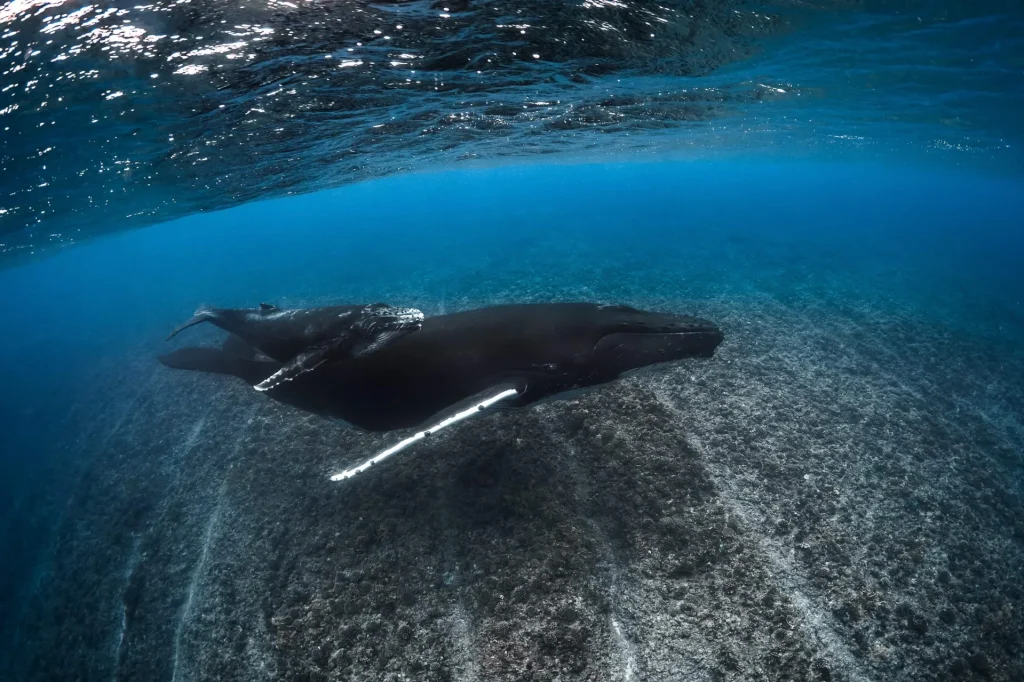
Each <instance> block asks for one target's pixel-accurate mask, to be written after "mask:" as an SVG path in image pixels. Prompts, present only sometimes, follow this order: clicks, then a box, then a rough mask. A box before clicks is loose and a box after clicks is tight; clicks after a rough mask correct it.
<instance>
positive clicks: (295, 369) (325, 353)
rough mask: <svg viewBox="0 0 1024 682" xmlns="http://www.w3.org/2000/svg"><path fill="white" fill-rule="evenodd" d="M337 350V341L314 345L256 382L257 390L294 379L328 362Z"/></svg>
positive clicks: (266, 388) (264, 389)
mask: <svg viewBox="0 0 1024 682" xmlns="http://www.w3.org/2000/svg"><path fill="white" fill-rule="evenodd" d="M337 350H338V344H336V343H328V344H322V345H319V346H314V347H312V348H310V349H309V350H307V351H304V352H302V353H299V354H298V355H296V356H295V357H294V358H293V359H292V360H290V361H289V362H287V363H285V365H284V367H282V368H281V369H279V370H277V371H276V372H274V373H273V374H272V375H270V376H269V377H267V378H266V379H264V380H263V381H261V382H260V383H258V384H256V386H255V388H256V390H257V391H269V390H270V389H272V388H274V387H275V386H280V385H281V384H283V383H284V382H286V381H292V380H293V379H295V377H297V376H300V375H302V374H305V373H306V372H310V371H312V370H314V369H316V368H317V367H319V366H320V365H322V364H324V363H325V362H327V360H329V359H330V358H331V355H332V354H334V353H335V352H336V351H337Z"/></svg>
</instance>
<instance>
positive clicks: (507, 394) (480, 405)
mask: <svg viewBox="0 0 1024 682" xmlns="http://www.w3.org/2000/svg"><path fill="white" fill-rule="evenodd" d="M516 395H519V391H517V390H516V389H514V388H509V389H505V390H503V391H501V392H500V393H498V394H496V395H492V396H490V397H489V398H484V399H483V400H481V401H480V402H477V403H474V404H473V405H472V406H470V407H467V408H466V409H464V410H462V411H461V412H456V413H455V414H453V415H451V416H450V417H447V418H445V419H443V420H441V421H440V422H438V423H437V424H434V425H433V426H431V427H429V428H426V429H423V430H422V431H417V432H416V433H414V434H413V435H411V436H409V437H408V438H406V439H405V440H403V441H399V442H398V443H395V444H394V445H392V446H391V447H390V448H388V449H387V450H385V451H384V452H382V453H380V454H379V455H377V456H376V457H373V458H371V459H368V460H366V461H365V462H363V463H362V464H360V465H359V466H357V467H353V468H351V469H346V470H345V471H342V472H341V473H337V474H334V475H333V476H331V480H332V481H343V480H345V479H346V478H352V477H353V476H355V475H356V474H361V473H362V472H364V471H366V470H367V469H369V468H370V467H372V466H373V465H374V464H377V463H378V462H382V461H383V460H385V459H387V458H388V457H390V456H391V455H393V454H395V453H396V452H401V451H402V450H404V449H406V448H407V447H409V446H410V445H412V444H413V443H415V442H417V441H421V440H423V439H424V438H426V437H427V436H429V435H431V434H433V433H437V432H438V431H440V430H441V429H443V428H446V427H448V426H451V425H452V424H454V423H456V422H460V421H462V420H463V419H469V418H470V417H472V416H474V415H477V414H480V413H481V412H483V411H484V410H486V409H487V408H488V407H490V406H491V405H494V404H495V403H498V402H501V401H502V400H507V399H509V398H511V397H513V396H516Z"/></svg>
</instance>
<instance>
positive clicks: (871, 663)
mask: <svg viewBox="0 0 1024 682" xmlns="http://www.w3.org/2000/svg"><path fill="white" fill-rule="evenodd" d="M826 303H827V302H825V301H818V302H815V301H813V300H805V301H802V302H799V303H798V304H794V303H785V302H783V301H781V300H779V299H777V298H773V297H771V296H767V295H765V296H760V297H758V296H748V297H745V298H742V299H737V300H734V301H729V300H727V299H722V300H718V301H711V302H707V303H705V304H704V305H703V306H702V307H701V309H700V310H699V312H700V313H701V314H702V315H705V316H707V317H710V318H711V319H714V320H716V321H717V322H719V323H720V324H721V325H722V326H723V328H724V329H725V330H726V334H727V338H726V341H725V343H724V344H723V345H722V347H721V348H720V350H719V352H718V354H717V356H716V357H715V358H714V359H713V360H709V361H708V360H693V361H685V362H680V363H676V364H673V365H669V366H665V367H661V368H657V369H654V370H652V371H648V372H643V373H640V374H637V375H635V376H631V377H627V378H626V379H624V380H622V381H619V382H616V383H613V384H610V385H607V386H604V387H600V388H597V389H595V390H591V391H589V392H586V393H584V394H582V395H581V396H578V397H575V398H573V399H571V400H567V401H561V402H553V403H549V404H545V405H541V406H538V407H537V408H535V409H530V410H525V411H518V412H498V413H495V414H490V415H487V416H485V417H482V418H479V419H475V420H472V421H470V422H468V423H465V424H462V425H458V426H456V427H453V428H452V429H449V430H448V431H446V432H445V433H443V434H440V435H439V436H438V437H437V438H436V439H433V440H430V441H428V442H424V443H421V444H419V445H417V446H415V447H414V448H413V449H411V450H409V451H406V452H404V453H402V454H400V455H397V456H396V457H394V458H392V459H391V460H388V461H387V462H386V463H384V464H382V465H381V466H379V467H375V468H374V469H373V470H372V471H371V472H370V473H368V474H364V475H361V476H358V477H356V478H355V479H353V480H351V481H348V482H345V483H341V484H338V483H331V482H330V481H329V480H328V478H327V476H328V474H329V473H332V472H334V471H337V470H340V469H341V468H344V467H345V466H347V465H350V464H353V463H356V462H359V461H361V460H362V459H364V458H365V457H367V456H369V455H371V454H373V453H375V452H376V451H378V450H379V449H381V448H382V447H385V446H387V445H390V444H391V443H393V442H395V441H397V440H398V439H399V438H400V437H401V434H384V435H375V434H366V433H361V432H359V431H356V430H352V429H346V428H345V427H344V425H342V424H339V423H336V422H332V421H328V420H324V419H321V418H318V417H314V416H310V415H306V414H303V413H301V412H298V411H296V410H293V409H291V408H287V407H284V406H281V405H279V404H276V403H274V402H272V401H270V400H269V399H267V398H266V397H265V396H262V395H259V394H257V393H256V392H254V391H252V390H251V389H249V388H248V387H246V386H244V385H242V384H241V383H240V382H237V381H234V380H231V379H228V378H225V377H214V376H206V375H198V374H192V373H184V372H174V371H172V370H168V369H165V368H163V367H160V366H158V365H157V364H156V361H155V359H152V358H138V359H136V360H135V361H134V362H132V363H127V364H126V365H125V367H124V369H123V373H122V374H121V375H120V376H113V377H110V381H111V382H112V384H113V385H114V386H115V387H116V388H114V389H112V391H113V392H112V393H111V395H113V396H114V398H112V399H110V400H107V401H98V402H97V404H96V406H95V407H94V408H93V409H95V410H96V411H97V414H96V415H92V416H91V417H90V418H88V419H83V421H85V422H88V423H89V424H90V425H91V426H90V429H91V431H90V432H89V433H86V434H83V435H82V436H81V438H80V441H79V442H78V443H77V444H75V446H74V447H76V448H77V453H78V454H77V455H76V456H77V457H78V459H80V460H82V461H83V462H85V464H84V465H83V467H82V468H81V470H80V471H79V472H78V473H76V476H79V478H78V479H77V483H76V484H75V486H74V493H73V495H72V497H71V499H70V502H67V501H62V503H61V504H65V505H66V508H65V509H64V511H63V513H62V515H61V519H62V520H61V521H60V522H59V523H58V524H57V529H58V530H57V532H56V535H55V536H54V537H55V539H54V540H53V547H52V549H51V550H50V552H49V554H48V558H47V559H46V560H45V561H44V568H43V569H42V571H41V574H40V576H39V578H38V580H37V584H36V586H35V589H34V591H33V593H32V594H31V595H30V596H29V597H28V601H27V603H26V604H25V606H24V614H23V617H22V619H21V622H20V624H19V625H18V627H17V629H16V632H15V633H14V635H13V636H14V637H16V642H15V648H14V652H15V654H14V657H13V658H12V660H11V661H10V662H9V664H8V666H9V673H10V674H12V675H14V676H13V677H5V679H25V680H68V681H71V680H118V681H125V682H127V681H129V680H136V681H140V682H157V681H163V680H166V681H173V682H185V681H189V680H224V681H231V680H294V681H297V682H321V681H325V680H431V681H442V680H452V681H459V682H469V681H471V680H488V681H490V680H538V681H540V680H595V681H596V680H602V681H603V680H623V681H629V680H693V681H697V682H700V681H709V682H710V681H727V680H736V681H739V680H744V681H746V680H750V681H754V680H849V681H851V682H852V681H860V682H867V681H875V682H879V681H883V680H886V681H889V680H893V681H898V680H1007V681H1011V680H1021V679H1024V568H1022V567H1024V496H1022V492H1021V490H1022V487H1024V484H1022V481H1024V461H1022V459H1024V455H1022V453H1024V427H1022V424H1021V422H1020V421H1019V417H1020V415H1021V414H1024V394H1022V390H1024V389H1022V385H1021V383H1020V382H1019V381H1017V379H1019V378H1020V377H1021V376H1024V374H1022V371H1021V367H1020V356H1016V358H1015V359H1014V358H1012V357H1009V356H1006V355H1004V354H1002V353H1001V352H1000V351H999V349H998V348H994V347H988V346H986V345H984V344H981V343H978V342H977V341H972V340H969V339H966V338H964V337H962V336H961V335H959V334H957V333H954V332H950V331H949V330H948V329H947V328H945V327H943V326H942V325H940V324H937V323H930V322H927V321H924V320H921V319H915V318H913V317H911V316H908V315H904V314H901V313H898V312H891V313H888V314H884V313H881V312H879V311H878V310H877V309H872V310H867V309H862V308H858V307H857V306H855V305H846V306H832V305H826ZM83 409H86V408H83Z"/></svg>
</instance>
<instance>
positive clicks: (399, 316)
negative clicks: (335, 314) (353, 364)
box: [352, 303, 423, 356]
mask: <svg viewBox="0 0 1024 682" xmlns="http://www.w3.org/2000/svg"><path fill="white" fill-rule="evenodd" d="M422 326H423V313H422V312H421V311H419V310H417V309H416V308H396V307H394V306H390V305H388V304H386V303H371V304H370V305H368V306H364V307H363V308H362V310H360V311H359V312H358V313H357V315H356V319H355V320H354V321H353V323H352V332H353V333H354V334H355V335H356V336H357V337H358V339H359V342H358V345H357V348H356V350H355V351H354V352H353V355H354V356H359V355H365V354H367V353H373V352H375V351H378V350H380V349H381V348H383V347H384V346H386V345H388V344H390V343H392V342H393V341H396V340H397V339H399V338H401V337H403V336H405V335H406V334H411V333H412V332H415V331H418V330H419V328H420V327H422Z"/></svg>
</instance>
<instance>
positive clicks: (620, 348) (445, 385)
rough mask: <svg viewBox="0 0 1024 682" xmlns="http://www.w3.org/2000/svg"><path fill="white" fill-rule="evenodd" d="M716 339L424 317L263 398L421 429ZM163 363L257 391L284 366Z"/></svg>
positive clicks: (358, 420)
mask: <svg viewBox="0 0 1024 682" xmlns="http://www.w3.org/2000/svg"><path fill="white" fill-rule="evenodd" d="M723 338H724V337H723V334H722V331H721V330H720V329H719V328H718V327H717V326H715V325H714V324H713V323H711V322H708V321H707V320H702V319H700V318H696V317H690V316H686V315H675V314H670V313H658V312H647V311H642V310H637V309H635V308H630V307H628V306H616V305H598V304H593V303H538V304H519V305H499V306H492V307H488V308H479V309H475V310H467V311H464V312H459V313H453V314H449V315H438V316H434V317H427V318H425V319H424V320H423V321H422V323H421V325H420V328H419V329H417V330H415V331H413V332H410V333H407V334H404V335H402V336H400V337H399V338H397V339H394V340H393V341H391V342H390V343H388V344H387V345H386V346H384V347H382V348H380V349H378V350H376V351H375V352H373V353H366V354H360V355H352V356H344V357H334V358H330V359H329V360H327V361H324V362H322V363H320V364H319V365H318V366H317V367H316V368H315V369H313V370H311V371H306V372H304V373H301V374H298V375H296V376H295V377H294V380H292V381H290V382H288V383H287V384H282V383H278V384H276V385H275V386H273V387H271V388H269V390H268V393H267V394H268V395H269V396H270V397H271V398H275V399H277V400H280V401H282V402H286V403H290V404H292V405H295V406H297V407H300V408H301V409H305V410H309V411H312V412H317V413H320V414H325V415H330V416H334V417H339V418H341V419H344V420H345V421H347V422H349V423H350V424H352V425H354V426H356V427H359V428H362V429H366V430H369V431H390V430H393V429H402V428H409V427H413V426H419V425H422V424H424V423H426V422H427V421H428V420H430V419H431V418H436V417H437V415H439V414H442V413H445V412H450V411H451V410H453V409H455V408H457V407H459V406H460V405H465V404H466V403H467V401H472V400H474V399H475V398H477V397H479V396H481V395H493V394H496V393H498V392H501V391H505V390H508V389H515V395H514V396H512V397H510V398H509V399H508V400H506V401H505V402H504V404H506V405H509V406H512V407H525V406H527V405H530V404H533V403H535V402H537V401H539V400H543V399H545V398H549V397H553V396H557V395H559V394H562V393H564V392H566V391H572V390H575V389H580V388H586V387H588V386H594V385H597V384H602V383H605V382H608V381H612V380H614V379H616V378H617V377H619V376H621V375H622V374H623V373H625V372H628V371H630V370H634V369H639V368H641V367H647V366H649V365H654V364H658V363H662V362H669V361H673V360H679V359H682V358H688V357H711V356H712V355H713V354H714V352H715V349H716V348H717V347H718V346H719V344H720V343H721V342H722V340H723ZM279 341H282V342H283V339H279ZM261 350H262V349H261ZM268 355H269V353H268ZM271 357H272V356H271ZM160 361H161V362H162V363H163V364H165V365H167V366H169V367H174V368H178V369H188V370H199V371H206V372H215V373H220V374H228V375H233V376H236V377H238V378H240V379H243V380H244V381H246V382H247V383H249V384H250V385H254V386H256V385H259V384H261V383H263V382H265V381H266V380H267V379H268V378H269V377H272V376H273V375H275V373H277V372H279V371H280V369H281V367H282V365H281V363H280V362H276V361H274V360H261V359H254V358H248V357H245V356H244V354H240V353H236V352H230V351H228V350H225V349H216V348H184V349H180V350H178V351H175V352H172V353H169V354H167V355H162V356H160Z"/></svg>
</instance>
